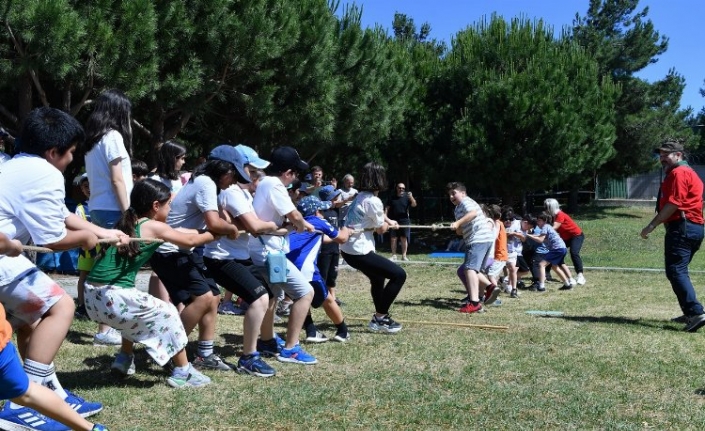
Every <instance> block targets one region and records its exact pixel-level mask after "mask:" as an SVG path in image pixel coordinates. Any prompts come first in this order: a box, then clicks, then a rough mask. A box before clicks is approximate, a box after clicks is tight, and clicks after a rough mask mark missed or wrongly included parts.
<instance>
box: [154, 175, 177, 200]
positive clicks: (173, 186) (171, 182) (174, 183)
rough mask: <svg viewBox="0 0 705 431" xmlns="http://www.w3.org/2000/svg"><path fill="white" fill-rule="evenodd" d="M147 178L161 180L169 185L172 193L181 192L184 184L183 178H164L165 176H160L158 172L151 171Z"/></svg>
mask: <svg viewBox="0 0 705 431" xmlns="http://www.w3.org/2000/svg"><path fill="white" fill-rule="evenodd" d="M147 178H149V179H151V180H154V181H159V182H160V183H162V184H164V185H165V186H167V187H169V190H171V194H172V195H175V194H177V193H179V191H180V190H181V188H182V187H183V184H182V183H181V178H177V179H175V180H170V179H168V178H164V177H162V176H160V175H159V174H157V173H151V174H149V176H148V177H147Z"/></svg>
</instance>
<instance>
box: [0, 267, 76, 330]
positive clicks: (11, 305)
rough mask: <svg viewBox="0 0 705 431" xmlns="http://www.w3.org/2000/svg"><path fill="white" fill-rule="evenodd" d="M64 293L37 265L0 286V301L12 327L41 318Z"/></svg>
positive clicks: (28, 323)
mask: <svg viewBox="0 0 705 431" xmlns="http://www.w3.org/2000/svg"><path fill="white" fill-rule="evenodd" d="M64 295H66V291H64V289H62V288H61V286H59V284H58V283H57V282H56V281H54V280H53V279H52V278H51V277H49V276H48V275H46V274H44V273H43V272H42V271H40V270H39V268H37V267H34V268H31V269H29V270H27V271H26V272H24V273H23V274H20V276H19V277H17V278H16V279H15V280H14V281H12V282H11V283H10V284H6V285H4V286H0V302H2V305H4V306H5V312H6V314H7V320H8V321H9V322H10V324H11V325H12V327H13V328H14V329H18V328H20V327H22V326H24V325H31V324H33V323H34V322H36V321H37V320H39V319H41V318H42V316H44V315H45V314H46V313H47V311H49V309H50V308H51V307H53V306H54V304H56V303H57V302H59V300H60V299H61V297H62V296H64Z"/></svg>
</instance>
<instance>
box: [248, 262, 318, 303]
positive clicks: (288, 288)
mask: <svg viewBox="0 0 705 431" xmlns="http://www.w3.org/2000/svg"><path fill="white" fill-rule="evenodd" d="M257 270H258V271H259V273H260V274H261V275H262V277H264V278H265V280H266V281H267V285H268V286H269V290H271V291H272V296H273V297H274V298H279V300H280V301H281V300H282V299H284V294H286V296H288V297H289V298H291V299H293V300H294V301H296V300H297V299H299V298H303V297H304V296H306V295H308V294H309V293H310V292H312V291H313V287H311V283H309V280H306V277H304V275H303V274H302V273H301V271H300V270H299V268H297V267H296V265H294V264H293V262H291V261H290V260H288V259H287V260H286V283H270V282H269V271H268V270H267V267H266V266H257Z"/></svg>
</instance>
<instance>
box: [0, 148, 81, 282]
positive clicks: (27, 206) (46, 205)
mask: <svg viewBox="0 0 705 431" xmlns="http://www.w3.org/2000/svg"><path fill="white" fill-rule="evenodd" d="M65 197H66V193H65V190H64V176H63V175H62V174H61V172H60V171H59V170H58V169H56V168H55V167H54V166H52V165H51V164H50V163H49V162H47V161H46V160H44V158H42V157H39V156H35V155H30V154H25V153H20V154H18V155H16V156H15V157H14V158H13V159H12V160H9V161H7V162H5V163H3V164H2V166H0V232H2V233H3V234H5V235H6V236H7V237H8V238H10V239H17V240H19V241H20V242H22V243H23V244H26V243H27V242H29V239H30V238H31V239H32V240H33V241H34V243H35V244H38V245H44V244H52V243H55V242H58V241H61V240H62V239H64V237H66V234H67V231H66V224H65V220H66V217H68V216H69V214H70V213H69V210H68V209H67V208H66V205H65V203H64V198H65ZM31 268H34V264H33V263H32V262H31V261H29V259H27V258H25V257H24V256H18V257H8V256H2V255H0V286H3V285H6V284H8V283H10V282H12V281H13V280H15V279H16V278H17V277H18V276H19V275H21V274H22V273H24V272H25V271H27V270H28V269H31Z"/></svg>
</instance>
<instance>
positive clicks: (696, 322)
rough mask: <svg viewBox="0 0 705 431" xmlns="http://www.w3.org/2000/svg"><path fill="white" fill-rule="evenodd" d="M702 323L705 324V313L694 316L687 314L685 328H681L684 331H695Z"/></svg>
mask: <svg viewBox="0 0 705 431" xmlns="http://www.w3.org/2000/svg"><path fill="white" fill-rule="evenodd" d="M703 325H705V314H698V315H695V316H688V323H686V325H685V328H683V329H684V330H685V331H686V332H697V331H698V329H700V328H702V327H703Z"/></svg>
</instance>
